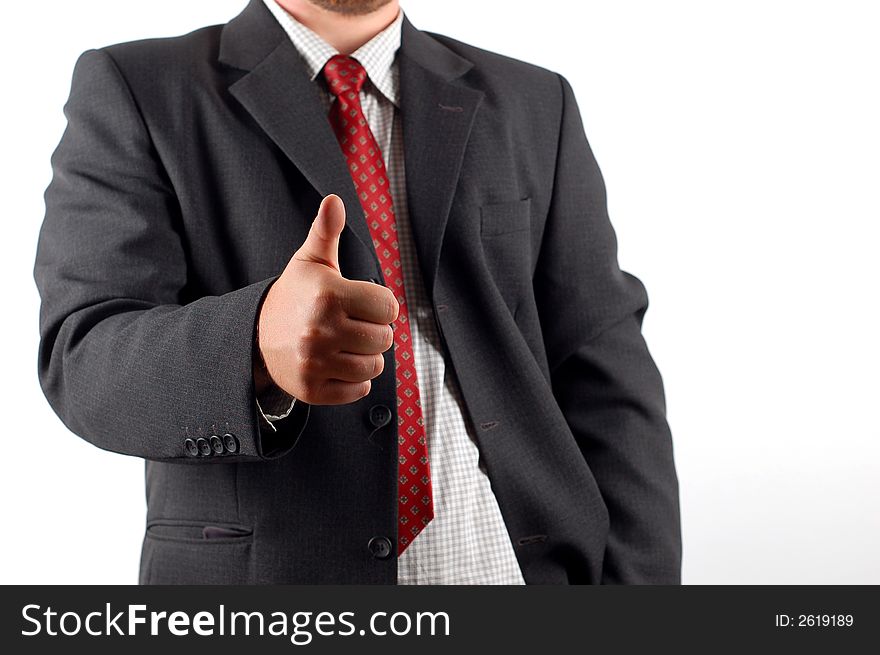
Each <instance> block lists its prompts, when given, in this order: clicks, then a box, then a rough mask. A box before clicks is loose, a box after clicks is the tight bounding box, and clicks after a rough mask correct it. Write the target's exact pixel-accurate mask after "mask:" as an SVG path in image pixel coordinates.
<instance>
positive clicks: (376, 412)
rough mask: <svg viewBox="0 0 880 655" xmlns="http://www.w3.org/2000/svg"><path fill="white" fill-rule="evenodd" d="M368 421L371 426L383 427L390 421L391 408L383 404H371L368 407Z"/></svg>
mask: <svg viewBox="0 0 880 655" xmlns="http://www.w3.org/2000/svg"><path fill="white" fill-rule="evenodd" d="M370 423H372V424H373V427H376V428H384V427H385V426H386V425H388V424H389V423H391V410H390V409H388V408H387V407H386V406H385V405H373V406H372V407H370Z"/></svg>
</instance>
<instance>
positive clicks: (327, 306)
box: [312, 286, 339, 316]
mask: <svg viewBox="0 0 880 655" xmlns="http://www.w3.org/2000/svg"><path fill="white" fill-rule="evenodd" d="M338 305H339V297H338V295H337V294H336V292H335V291H334V290H333V289H330V288H328V287H325V286H322V287H318V288H317V289H315V290H314V292H313V293H312V308H313V309H314V312H315V314H317V315H319V316H323V315H326V314H329V313H331V312H333V311H334V310H335V309H336V308H337V306H338Z"/></svg>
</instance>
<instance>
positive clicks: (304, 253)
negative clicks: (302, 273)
mask: <svg viewBox="0 0 880 655" xmlns="http://www.w3.org/2000/svg"><path fill="white" fill-rule="evenodd" d="M344 227H345V205H344V204H343V202H342V198H340V197H339V196H337V195H333V194H330V195H329V196H326V197H325V198H324V200H322V201H321V206H320V207H319V208H318V215H317V216H315V220H314V221H312V227H311V228H310V229H309V235H308V236H307V237H306V240H305V241H304V242H303V244H302V246H300V248H299V250H298V251H297V253H296V255H295V257H296V258H297V259H300V260H304V261H310V262H315V263H317V264H324V265H325V266H330V267H331V268H334V269H336V270H337V271H338V270H339V235H340V234H342V229H343V228H344Z"/></svg>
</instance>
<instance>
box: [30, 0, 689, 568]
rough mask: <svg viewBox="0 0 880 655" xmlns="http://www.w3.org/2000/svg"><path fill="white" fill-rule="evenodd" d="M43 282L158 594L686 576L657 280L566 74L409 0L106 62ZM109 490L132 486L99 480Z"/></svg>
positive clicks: (52, 201)
mask: <svg viewBox="0 0 880 655" xmlns="http://www.w3.org/2000/svg"><path fill="white" fill-rule="evenodd" d="M65 112H66V115H67V119H68V126H67V129H66V131H65V133H64V136H63V137H62V140H61V143H60V145H59V146H58V148H57V150H56V152H55V154H54V156H53V160H52V164H53V172H54V175H53V179H52V182H51V184H50V186H49V188H48V189H47V191H46V216H45V220H44V223H43V227H42V230H41V233H40V240H39V246H38V251H37V257H36V266H35V278H36V282H37V285H38V288H39V290H40V294H41V297H42V307H41V314H40V330H41V347H40V354H39V375H40V381H41V384H42V387H43V390H44V392H45V394H46V397H47V398H48V400H49V402H50V403H51V405H52V407H53V408H54V410H55V411H56V412H57V413H58V415H59V416H60V417H61V419H62V420H63V421H64V423H65V424H66V425H67V426H68V427H69V429H70V430H71V431H73V432H74V433H76V434H78V435H79V436H81V437H83V438H84V439H86V440H88V441H89V442H91V443H93V444H95V445H96V446H98V447H100V448H104V449H107V450H111V451H114V452H118V453H123V454H127V455H132V456H136V457H141V458H144V459H145V460H146V487H147V517H146V518H147V522H146V530H145V537H144V544H143V551H142V557H141V567H140V581H141V582H142V583H145V584H187V583H195V584H199V583H205V584H218V583H219V584H224V583H227V584H228V583H232V584H237V583H247V584H255V583H256V584H262V583H272V584H282V583H284V584H289V583H299V584H301V583H306V584H310V583H375V584H523V583H528V584H600V583H612V584H613V583H620V584H644V583H649V584H650V583H661V584H675V583H678V582H679V580H680V562H681V542H680V524H679V506H678V486H677V479H676V473H675V467H674V463H673V455H672V443H671V437H670V433H669V429H668V426H667V423H666V419H665V407H664V395H663V387H662V382H661V379H660V375H659V373H658V371H657V369H656V367H655V365H654V363H653V361H652V359H651V356H650V354H649V352H648V350H647V347H646V345H645V342H644V340H643V338H642V335H641V322H642V318H643V316H644V312H645V309H646V307H647V296H646V293H645V290H644V287H643V286H642V284H641V283H640V282H639V281H638V280H637V279H636V278H634V277H633V276H631V275H629V274H627V273H624V272H622V271H621V270H620V269H619V267H618V264H617V255H616V242H615V236H614V232H613V230H612V227H611V225H610V223H609V220H608V216H607V213H606V201H605V189H604V185H603V181H602V178H601V175H600V172H599V169H598V167H597V164H596V162H595V160H594V158H593V155H592V153H591V150H590V147H589V145H588V143H587V140H586V138H585V135H584V131H583V127H582V124H581V119H580V116H579V113H578V108H577V105H576V103H575V98H574V95H573V93H572V89H571V88H570V86H569V84H568V83H567V81H566V80H565V79H563V78H562V77H560V76H559V75H556V74H554V73H551V72H548V71H546V70H543V69H540V68H537V67H534V66H531V65H528V64H525V63H522V62H519V61H515V60H512V59H508V58H505V57H502V56H499V55H496V54H492V53H489V52H486V51H484V50H479V49H477V48H474V47H472V46H469V45H465V44H463V43H460V42H458V41H454V40H452V39H450V38H447V37H444V36H438V35H434V34H428V33H425V32H422V31H419V30H418V29H416V28H415V27H413V25H412V24H410V23H409V22H408V21H407V19H406V18H405V17H404V15H403V12H402V11H401V10H400V8H399V6H398V3H397V1H396V0H251V2H250V4H248V6H247V7H246V8H245V9H244V11H243V12H242V13H241V14H240V15H239V16H237V17H236V18H235V19H233V20H232V21H231V22H229V23H228V24H226V25H223V26H214V27H207V28H204V29H201V30H198V31H195V32H193V33H191V34H188V35H185V36H181V37H178V38H171V39H154V40H147V41H139V42H134V43H126V44H121V45H114V46H110V47H106V48H101V49H97V50H90V51H88V52H86V53H84V54H83V55H82V56H81V58H80V59H79V61H78V62H77V65H76V67H75V71H74V75H73V83H72V89H71V93H70V99H69V101H68V103H67V105H66V108H65ZM108 492H112V490H108Z"/></svg>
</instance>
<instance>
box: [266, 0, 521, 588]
mask: <svg viewBox="0 0 880 655" xmlns="http://www.w3.org/2000/svg"><path fill="white" fill-rule="evenodd" d="M264 2H265V4H266V6H267V7H268V8H269V10H270V11H271V12H272V14H273V15H274V16H275V17H276V18H277V19H278V22H279V23H280V24H281V26H282V27H283V28H284V30H285V32H287V34H288V36H290V39H291V41H293V45H294V46H295V47H296V49H297V50H298V51H299V53H300V55H301V56H302V57H303V59H304V60H305V63H306V67H307V70H308V72H309V74H310V75H311V78H312V80H313V81H314V82H315V83H316V84H320V85H322V88H323V90H324V91H325V93H322V94H321V97H322V99H323V100H324V103H325V109H327V110H328V111H329V108H330V104H331V103H332V102H333V96H332V94H330V93H329V91H327V89H326V86H323V85H324V82H323V77H322V76H321V75H319V73H320V72H321V70H322V69H323V67H324V64H325V63H326V62H327V60H328V59H330V57H332V56H333V55H336V54H338V53H337V51H336V50H335V49H334V48H333V47H332V46H331V45H329V44H328V43H327V42H326V41H324V40H323V39H322V38H321V37H319V36H318V35H317V34H315V33H314V32H312V31H311V30H310V29H308V28H307V27H305V26H304V25H303V24H302V23H300V22H298V21H297V20H296V19H295V18H293V16H291V15H290V14H288V13H287V12H286V11H285V10H284V9H282V8H281V7H280V6H279V5H278V4H277V3H276V2H275V0H264ZM402 23H403V12H402V11H401V12H400V14H399V15H398V16H397V19H396V20H395V21H394V22H393V23H391V25H389V26H388V27H387V28H386V29H385V30H383V31H382V32H380V33H379V34H377V35H376V36H375V37H374V38H373V39H371V40H370V41H369V42H368V43H366V44H365V45H363V46H361V47H360V48H359V49H358V50H357V51H355V52H353V53H351V56H352V57H354V58H355V59H357V60H358V61H359V62H360V63H361V65H363V67H364V68H365V69H366V71H367V76H368V79H367V82H365V84H364V87H363V89H361V94H360V96H361V98H360V99H361V105H362V107H363V110H364V114H365V115H366V117H367V122H368V123H369V125H370V129H371V130H372V132H373V135H374V136H375V138H376V141H377V142H378V143H379V146H380V148H381V149H382V154H383V155H384V158H385V166H386V168H387V170H388V177H389V179H390V182H391V197H392V201H393V203H394V212H395V216H396V219H397V240H398V244H399V247H400V257H401V262H402V264H403V276H404V286H405V288H406V296H407V298H406V300H407V303H408V304H409V306H410V330H411V332H412V344H413V351H414V355H415V367H416V373H417V375H418V380H419V391H420V393H421V402H422V411H423V413H424V420H425V430H426V434H427V437H428V459H429V462H430V466H431V481H432V487H433V494H434V513H435V516H434V519H433V520H432V521H431V522H430V523H429V524H428V526H427V527H426V528H425V529H424V530H423V531H422V533H421V534H419V536H418V537H417V538H416V539H415V540H414V541H413V542H412V544H411V545H410V546H409V547H407V549H406V550H405V551H404V552H403V554H402V555H401V556H400V558H399V560H398V573H397V581H398V584H419V585H426V584H525V583H524V581H523V577H522V572H521V571H520V568H519V564H518V562H517V560H516V556H515V554H514V552H513V546H512V545H511V542H510V537H509V535H508V533H507V528H506V527H505V525H504V519H503V518H502V517H501V511H500V509H499V508H498V502H497V501H496V499H495V494H494V493H493V492H492V486H491V484H490V482H489V478H488V476H487V475H486V471H485V468H484V466H483V464H482V462H481V460H480V452H479V449H478V448H477V444H476V441H475V440H474V436H473V435H474V430H473V426H472V425H471V423H470V420H469V419H467V418H466V416H465V413H464V400H463V399H462V395H461V391H460V389H459V386H458V382H457V380H456V378H455V373H454V371H452V370H451V369H447V368H446V362H445V360H444V357H443V349H442V346H441V342H440V338H439V335H438V333H437V329H436V325H435V323H434V314H433V308H432V306H431V303H430V301H429V299H428V297H427V294H426V291H425V287H424V281H423V280H422V276H421V274H420V272H419V266H418V261H417V259H416V251H415V246H414V244H413V241H412V235H411V232H410V225H409V213H408V208H407V200H406V180H405V177H404V175H405V172H404V166H403V133H402V127H401V121H399V120H395V118H396V114H397V109H398V107H399V78H398V67H397V63H396V61H395V55H396V53H397V50H398V48H399V47H400V33H401V25H402ZM316 78H317V79H316ZM346 209H347V210H348V212H349V215H353V214H354V212H355V208H353V207H347V208H346Z"/></svg>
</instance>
